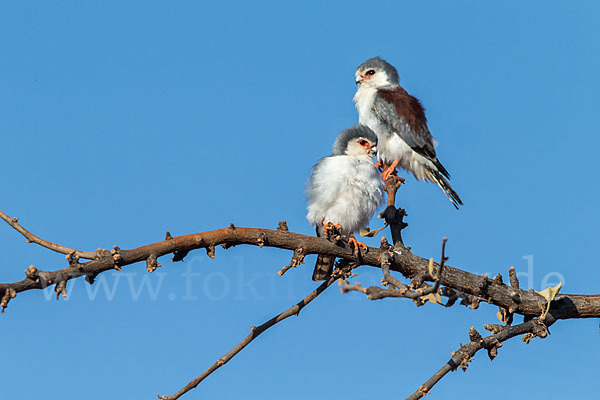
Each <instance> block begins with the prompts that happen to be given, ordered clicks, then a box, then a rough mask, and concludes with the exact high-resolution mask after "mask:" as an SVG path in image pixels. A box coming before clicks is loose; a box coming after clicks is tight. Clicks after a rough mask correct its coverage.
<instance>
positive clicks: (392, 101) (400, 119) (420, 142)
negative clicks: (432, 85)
mask: <svg viewBox="0 0 600 400" xmlns="http://www.w3.org/2000/svg"><path fill="white" fill-rule="evenodd" d="M373 109H374V111H375V113H376V114H377V115H378V116H379V118H380V119H381V121H382V122H384V123H386V124H387V125H389V126H390V128H391V130H392V131H393V132H395V133H396V134H397V135H398V136H400V138H401V139H402V140H404V142H405V143H406V144H407V145H409V146H410V147H411V148H412V149H413V150H414V151H416V152H417V153H419V154H421V155H423V156H425V157H428V158H430V159H432V160H435V159H436V154H435V148H434V146H433V143H434V140H433V136H431V133H430V132H429V128H428V127H427V118H426V117H425V109H424V108H423V106H422V105H421V102H420V101H419V100H418V99H417V98H416V97H413V96H411V95H410V94H408V93H407V92H406V90H404V89H403V88H402V87H400V86H398V87H396V88H394V89H387V90H378V91H377V97H376V98H375V102H374V103H373Z"/></svg>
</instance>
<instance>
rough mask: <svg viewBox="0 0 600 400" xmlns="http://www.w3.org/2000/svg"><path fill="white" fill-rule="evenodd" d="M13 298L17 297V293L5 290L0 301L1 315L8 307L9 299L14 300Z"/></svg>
mask: <svg viewBox="0 0 600 400" xmlns="http://www.w3.org/2000/svg"><path fill="white" fill-rule="evenodd" d="M15 297H17V291H16V290H15V289H13V288H7V289H6V290H5V291H4V296H2V299H0V307H2V311H1V313H2V314H4V310H5V309H6V307H8V302H9V301H10V300H11V299H14V298H15Z"/></svg>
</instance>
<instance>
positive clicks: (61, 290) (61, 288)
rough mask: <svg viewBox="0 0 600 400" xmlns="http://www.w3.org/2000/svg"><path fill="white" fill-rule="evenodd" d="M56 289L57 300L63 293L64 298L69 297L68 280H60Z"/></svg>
mask: <svg viewBox="0 0 600 400" xmlns="http://www.w3.org/2000/svg"><path fill="white" fill-rule="evenodd" d="M54 291H55V292H56V300H58V298H59V297H60V295H61V294H62V297H63V298H67V281H66V280H63V281H60V282H58V283H57V284H56V287H55V288H54Z"/></svg>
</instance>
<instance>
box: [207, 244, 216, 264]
mask: <svg viewBox="0 0 600 400" xmlns="http://www.w3.org/2000/svg"><path fill="white" fill-rule="evenodd" d="M206 254H207V255H208V256H209V257H210V258H212V259H213V260H214V259H215V245H214V244H211V245H209V246H208V247H206Z"/></svg>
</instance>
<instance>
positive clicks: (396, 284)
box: [340, 238, 448, 306]
mask: <svg viewBox="0 0 600 400" xmlns="http://www.w3.org/2000/svg"><path fill="white" fill-rule="evenodd" d="M447 241H448V238H443V239H442V259H441V261H440V264H439V268H438V272H437V274H436V276H435V277H433V276H431V278H432V279H434V280H435V284H434V285H427V284H426V283H424V282H423V280H424V275H423V274H419V275H417V276H416V277H415V278H414V279H413V281H412V283H411V285H410V286H408V285H406V284H405V283H402V282H400V281H399V280H397V279H396V278H394V277H393V276H392V274H391V272H390V265H391V257H392V255H393V252H392V249H391V248H390V247H389V245H388V244H387V241H385V240H383V239H382V241H381V245H382V249H384V251H383V253H382V254H381V271H382V272H383V282H384V284H388V285H389V286H390V288H387V289H383V288H380V287H378V286H370V287H368V288H364V287H362V286H361V285H360V283H356V284H354V285H351V284H349V283H348V282H346V281H344V282H343V284H342V285H341V286H340V289H341V291H342V294H343V293H346V292H350V291H359V292H361V293H365V294H366V295H367V297H368V298H369V300H380V299H384V298H386V297H401V298H407V299H412V300H414V301H415V303H416V304H417V305H419V306H421V305H423V304H425V302H426V301H427V298H428V296H429V295H430V294H435V295H434V296H435V299H431V301H433V302H439V300H438V299H439V294H438V292H439V290H440V284H441V282H442V277H443V273H444V266H445V263H446V261H448V257H446V242H447ZM385 250H387V251H385ZM433 265H434V264H433V259H431V260H429V266H428V269H431V270H428V273H429V275H432V274H433V273H432V270H433ZM411 287H417V289H415V290H412V289H411ZM439 303H440V304H441V302H439Z"/></svg>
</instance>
